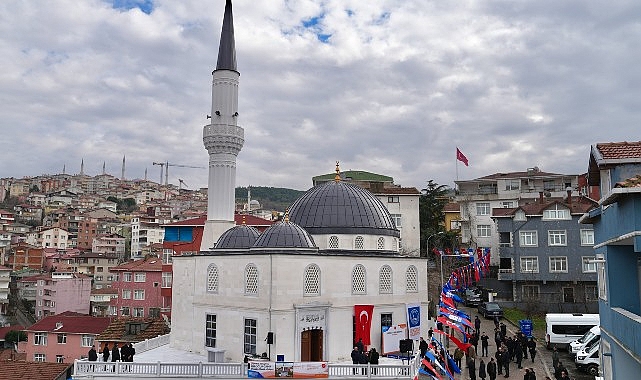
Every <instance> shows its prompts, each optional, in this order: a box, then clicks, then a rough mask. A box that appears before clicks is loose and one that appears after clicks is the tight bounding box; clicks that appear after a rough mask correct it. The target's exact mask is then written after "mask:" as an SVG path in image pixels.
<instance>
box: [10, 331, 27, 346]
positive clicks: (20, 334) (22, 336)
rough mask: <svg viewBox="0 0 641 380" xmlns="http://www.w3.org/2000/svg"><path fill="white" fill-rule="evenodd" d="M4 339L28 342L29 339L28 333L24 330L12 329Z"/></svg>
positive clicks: (13, 341) (12, 341)
mask: <svg viewBox="0 0 641 380" xmlns="http://www.w3.org/2000/svg"><path fill="white" fill-rule="evenodd" d="M4 340H5V341H6V342H7V343H17V342H26V341H27V333H26V332H24V331H18V330H10V331H9V332H7V334H6V335H5V336H4Z"/></svg>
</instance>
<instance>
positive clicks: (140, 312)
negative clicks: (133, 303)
mask: <svg viewBox="0 0 641 380" xmlns="http://www.w3.org/2000/svg"><path fill="white" fill-rule="evenodd" d="M144 316H145V308H143V307H134V317H139V318H142V317H144Z"/></svg>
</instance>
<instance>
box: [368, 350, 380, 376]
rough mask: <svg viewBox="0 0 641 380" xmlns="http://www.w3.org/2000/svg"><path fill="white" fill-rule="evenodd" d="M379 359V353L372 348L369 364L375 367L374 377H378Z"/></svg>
mask: <svg viewBox="0 0 641 380" xmlns="http://www.w3.org/2000/svg"><path fill="white" fill-rule="evenodd" d="M378 358H379V354H378V351H376V349H375V348H374V347H372V348H370V350H369V364H371V365H373V366H374V367H372V375H376V370H377V368H376V366H377V365H378Z"/></svg>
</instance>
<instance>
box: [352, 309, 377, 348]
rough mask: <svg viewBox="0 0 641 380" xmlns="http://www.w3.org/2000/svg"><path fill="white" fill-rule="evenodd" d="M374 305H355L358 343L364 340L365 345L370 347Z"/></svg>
mask: <svg viewBox="0 0 641 380" xmlns="http://www.w3.org/2000/svg"><path fill="white" fill-rule="evenodd" d="M373 312H374V305H354V316H355V319H356V341H357V342H358V340H359V339H363V344H364V345H366V346H369V345H370V344H372V342H371V340H370V331H371V328H372V313H373Z"/></svg>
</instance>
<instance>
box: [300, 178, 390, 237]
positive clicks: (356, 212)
mask: <svg viewBox="0 0 641 380" xmlns="http://www.w3.org/2000/svg"><path fill="white" fill-rule="evenodd" d="M289 218H290V220H291V221H292V222H294V223H296V224H298V225H299V226H301V227H303V228H304V229H305V230H306V231H307V232H309V233H310V234H312V235H323V234H359V235H361V234H363V235H365V234H367V235H384V236H394V237H400V232H399V231H398V230H397V229H396V226H395V225H394V221H393V220H392V217H391V215H390V213H389V211H388V210H387V208H386V207H385V205H383V203H382V202H381V201H380V200H379V199H378V198H376V196H375V195H374V194H372V193H371V192H369V191H368V190H365V189H363V188H361V187H358V186H356V185H352V184H349V183H345V182H342V181H338V180H336V181H332V182H327V183H324V184H322V185H318V186H316V187H313V188H311V189H309V190H307V192H306V193H305V194H303V195H302V196H301V197H300V198H298V199H297V200H296V202H294V204H293V205H292V206H291V208H290V209H289Z"/></svg>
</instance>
